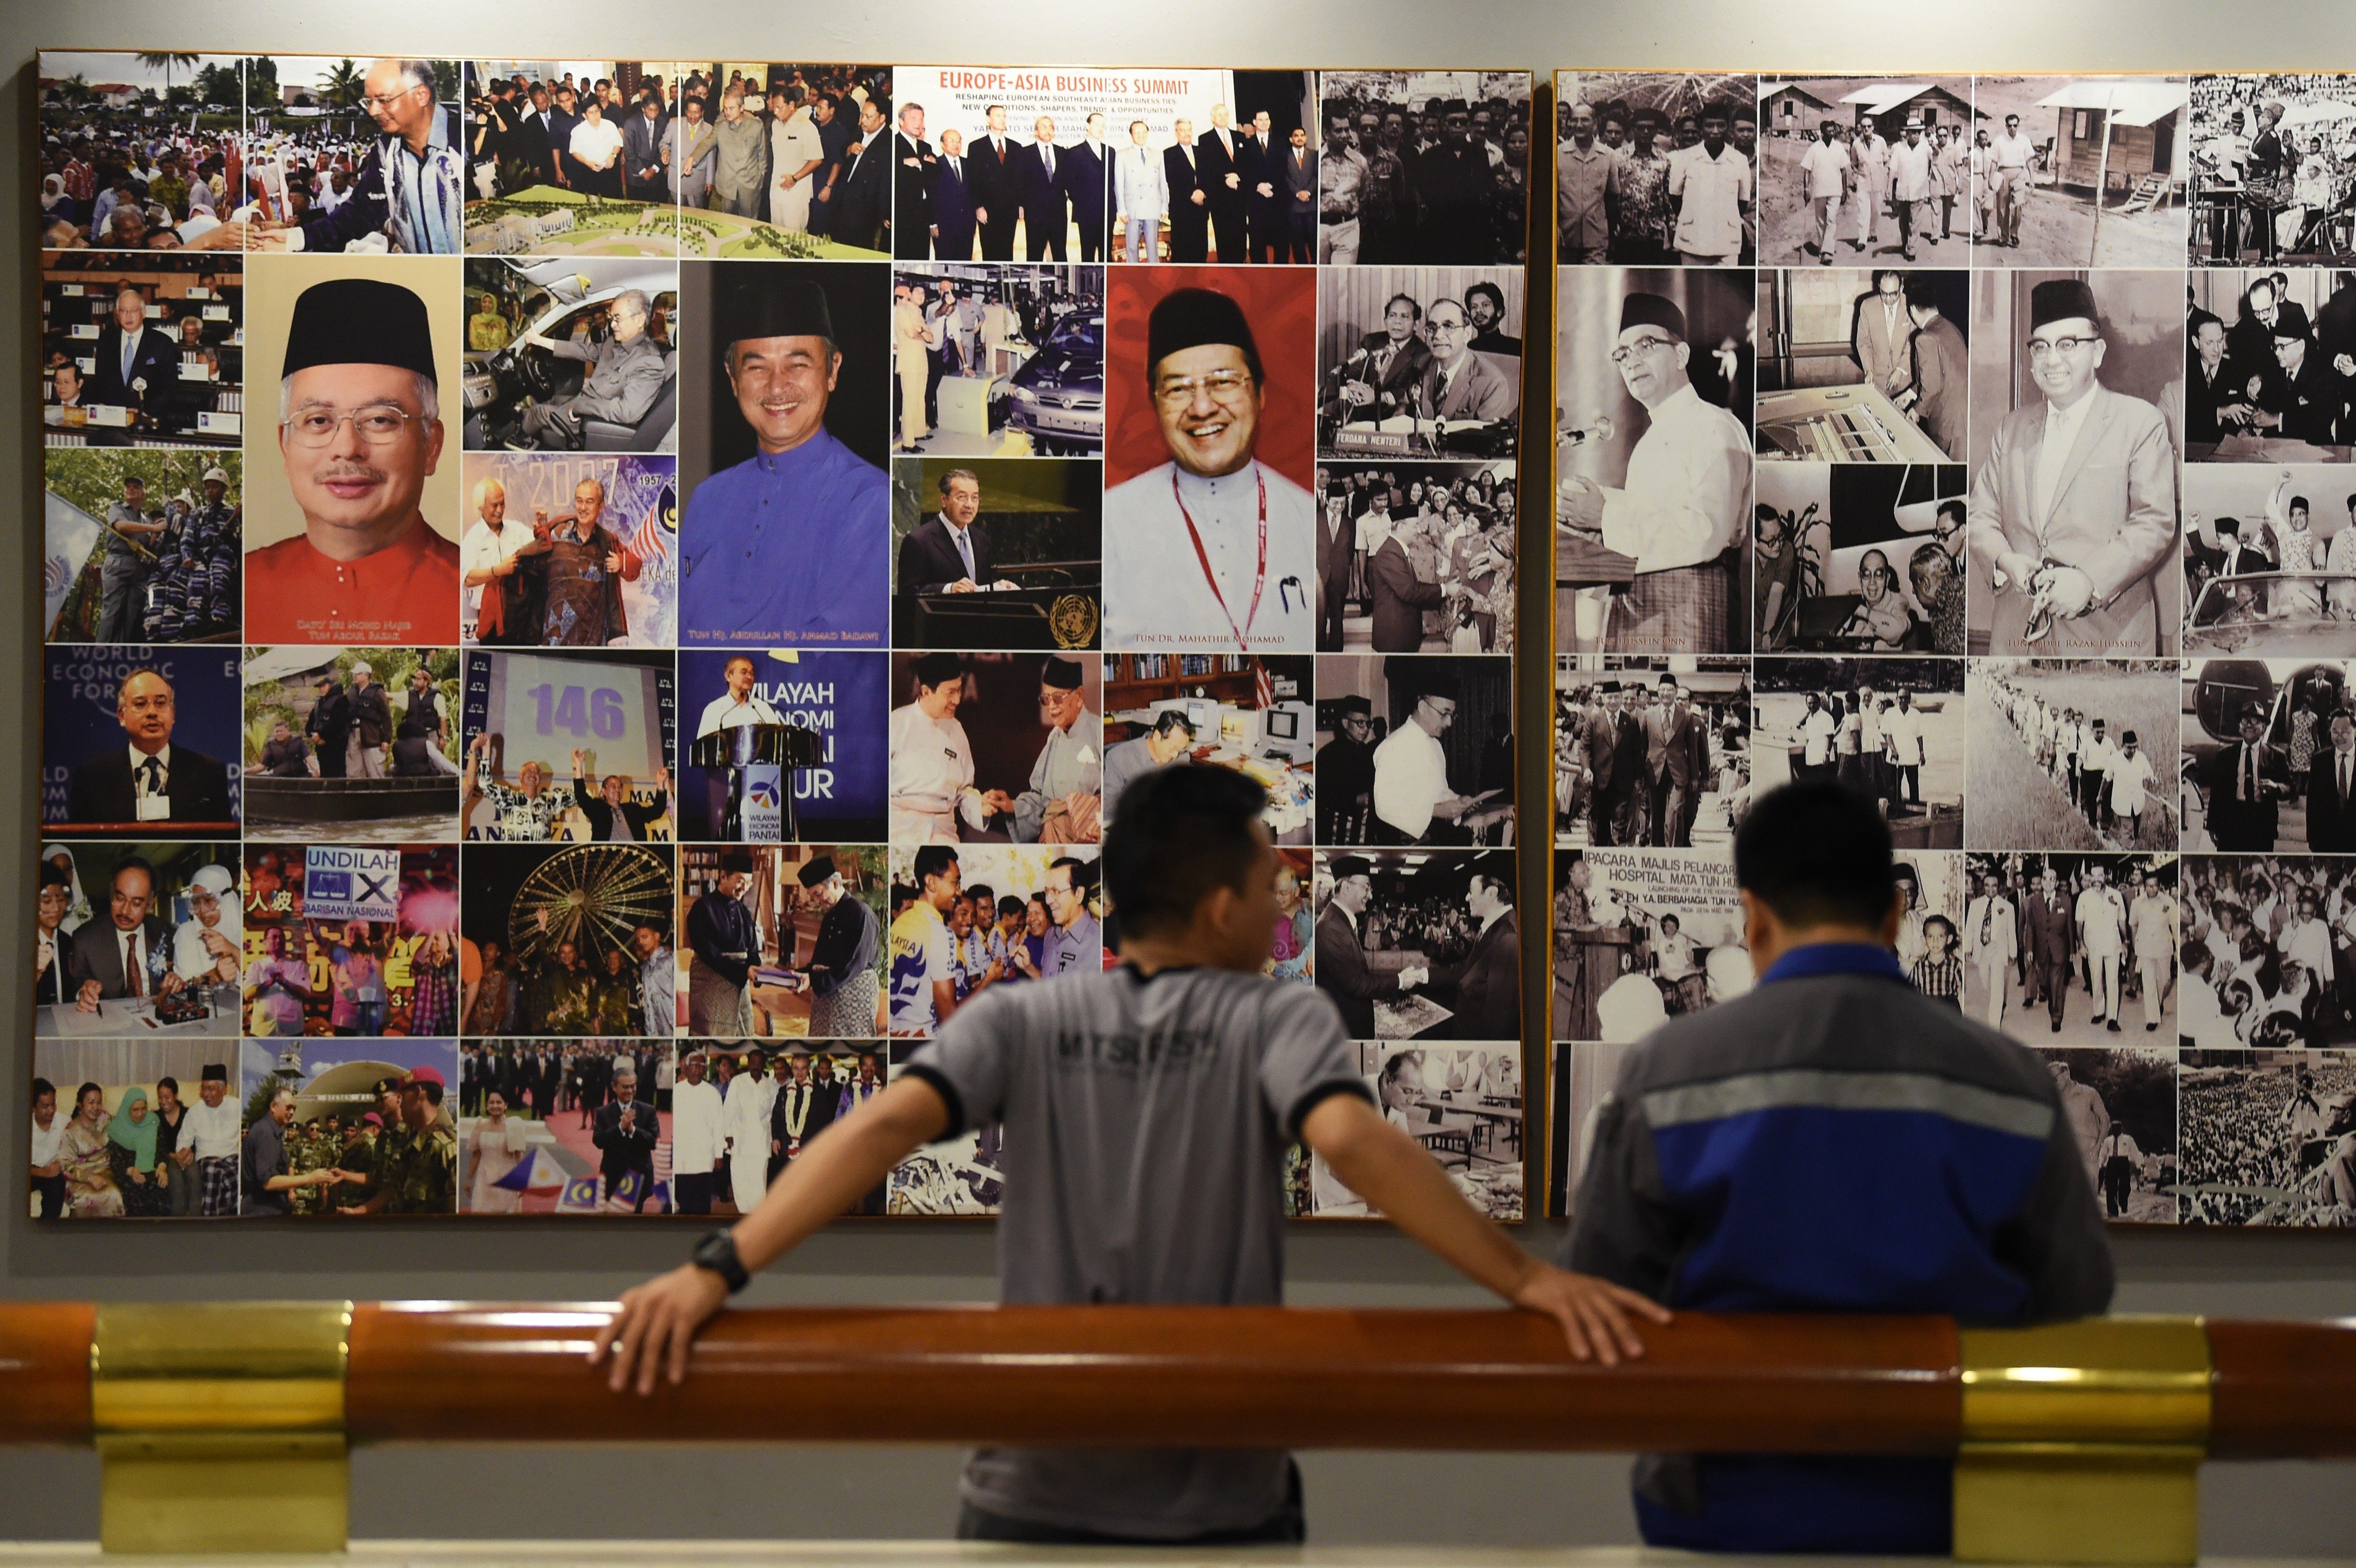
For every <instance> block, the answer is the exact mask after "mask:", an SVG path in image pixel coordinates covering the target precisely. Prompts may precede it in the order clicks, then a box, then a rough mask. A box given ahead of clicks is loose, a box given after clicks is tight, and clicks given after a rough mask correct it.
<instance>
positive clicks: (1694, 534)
mask: <svg viewBox="0 0 2356 1568" xmlns="http://www.w3.org/2000/svg"><path fill="white" fill-rule="evenodd" d="M1649 412H1650V414H1651V416H1652V417H1651V422H1650V424H1649V425H1648V426H1647V427H1646V429H1645V431H1644V434H1643V435H1642V436H1639V437H1638V438H1637V440H1636V445H1635V448H1634V450H1633V451H1632V452H1630V453H1628V475H1627V479H1626V481H1625V483H1623V484H1622V486H1621V487H1620V488H1618V489H1616V490H1614V489H1606V490H1605V491H1604V492H1603V543H1604V545H1605V546H1606V548H1608V549H1613V550H1616V551H1618V552H1619V553H1620V554H1622V555H1632V556H1634V557H1635V558H1636V570H1637V571H1640V572H1642V571H1667V570H1669V569H1670V568H1673V567H1679V566H1697V565H1699V564H1700V563H1701V562H1703V561H1706V560H1712V559H1714V558H1715V557H1716V556H1717V555H1718V553H1719V551H1720V550H1723V549H1726V547H1727V546H1728V545H1729V544H1731V543H1732V542H1733V540H1734V536H1735V533H1736V532H1737V530H1738V529H1739V528H1740V527H1741V524H1742V519H1743V517H1745V516H1746V515H1747V514H1748V512H1749V508H1750V506H1751V438H1750V437H1749V436H1748V435H1746V434H1744V433H1743V430H1742V424H1741V421H1739V420H1737V419H1736V418H1735V417H1734V416H1733V415H1732V414H1730V413H1728V412H1727V411H1725V410H1724V409H1721V408H1719V407H1718V406H1717V405H1716V404H1714V403H1706V402H1704V401H1702V400H1701V396H1700V394H1699V393H1697V392H1696V391H1695V390H1694V389H1693V387H1692V385H1691V384H1690V383H1688V384H1687V385H1686V386H1683V387H1680V388H1678V389H1676V391H1674V392H1672V393H1670V394H1669V395H1668V396H1667V397H1665V398H1664V399H1662V400H1661V401H1660V403H1659V405H1658V406H1657V407H1655V408H1654V409H1652V410H1650V411H1649Z"/></svg>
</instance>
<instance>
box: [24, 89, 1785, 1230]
mask: <svg viewBox="0 0 2356 1568" xmlns="http://www.w3.org/2000/svg"><path fill="white" fill-rule="evenodd" d="M1531 115H1532V80H1531V77H1530V76H1529V74H1528V73H1527V72H1525V71H1515V70H1507V69H1473V68H1467V69H1396V70H1349V71H1321V70H1315V69H1300V70H1247V69H1224V68H1222V69H1160V68H1152V69H1131V68H1124V67H1105V68H1065V69H991V68H986V67H975V66H967V65H958V66H924V65H900V64H892V63H882V62H876V63H825V62H809V61H799V62H797V61H778V60H735V59H663V60H605V59H376V58H357V57H355V58H344V57H340V56H325V55H320V56H277V57H274V58H273V57H241V56H230V55H220V56H215V55H204V54H199V55H169V54H166V55H157V54H134V53H129V52H119V53H116V52H65V53H60V52H50V53H45V54H43V55H42V57H41V59H40V65H39V83H38V143H39V144H38V148H37V152H38V155H39V159H40V165H41V167H40V173H41V176H42V177H41V191H40V196H39V208H38V210H37V213H35V214H33V215H32V217H33V219H34V222H35V226H36V228H37V231H38V233H39V235H40V245H41V255H40V259H39V275H38V288H39V294H40V318H39V319H40V335H39V342H38V351H39V361H40V376H41V383H42V384H41V388H40V397H39V399H38V407H39V410H40V418H41V420H42V436H43V463H44V490H45V494H44V502H45V512H44V522H43V526H44V531H45V548H44V551H43V556H44V574H43V585H42V586H43V592H44V604H43V608H42V616H43V620H42V627H43V644H44V645H43V648H42V650H41V657H42V672H41V679H42V687H41V703H40V709H39V712H40V717H39V720H38V725H39V736H38V741H37V744H38V746H39V754H40V758H41V764H40V781H41V784H40V823H39V832H40V835H41V837H40V851H39V860H38V866H37V872H38V881H39V886H38V891H37V932H36V940H35V946H36V981H37V1009H36V1016H35V1019H34V1020H33V1023H34V1029H33V1037H34V1038H33V1042H32V1049H31V1072H32V1074H33V1082H32V1085H31V1087H32V1091H33V1093H32V1101H31V1104H32V1118H31V1134H30V1136H31V1148H30V1164H31V1169H32V1172H33V1177H32V1190H31V1199H30V1201H31V1205H32V1211H33V1212H34V1213H35V1214H36V1215H37V1217H40V1218H44V1219H56V1220H59V1221H79V1220H91V1219H109V1218H118V1217H130V1218H155V1219H167V1218H168V1219H184V1220H187V1221H192V1222H193V1221H203V1220H211V1219H225V1218H230V1217H244V1218H252V1217H263V1216H284V1217H290V1218H310V1219H313V1220H314V1221H316V1222H317V1223H321V1224H327V1225H332V1224H336V1223H338V1222H342V1221H347V1220H360V1221H365V1220H366V1219H368V1218H369V1217H370V1216H377V1215H402V1216H413V1215H421V1214H439V1215H466V1216H476V1215H482V1216H491V1215H517V1214H560V1215H568V1216H614V1217H635V1216H646V1215H662V1214H691V1215H699V1216H702V1215H729V1214H734V1213H740V1212H744V1211H747V1210H749V1209H750V1207H751V1206H752V1205H753V1204H754V1203H755V1202H757V1201H758V1200H759V1199H760V1197H761V1195H762V1193H763V1191H764V1190H765V1189H766V1184H767V1183H768V1182H769V1181H772V1180H775V1179H777V1177H778V1176H779V1174H780V1173H781V1172H782V1171H783V1170H784V1169H785V1168H787V1166H788V1165H790V1164H791V1163H792V1162H793V1161H794V1160H795V1159H796V1158H798V1157H799V1156H800V1155H801V1153H802V1151H803V1150H804V1149H805V1148H807V1147H809V1143H810V1141H811V1140H812V1139H814V1138H816V1137H818V1136H820V1135H822V1134H823V1133H824V1132H825V1131H826V1129H827V1128H828V1127H829V1126H830V1125H832V1124H833V1123H834V1122H835V1121H837V1120H839V1119H841V1117H843V1116H845V1115H850V1114H851V1112H852V1111H854V1110H855V1109H856V1108H857V1107H858V1106H859V1105H860V1104H862V1103H863V1102H864V1101H865V1100H866V1099H868V1098H869V1097H871V1096H872V1095H873V1094H874V1093H877V1092H879V1090H880V1089H881V1088H882V1087H883V1085H884V1084H885V1083H889V1082H890V1080H891V1079H892V1077H893V1075H894V1073H895V1072H900V1071H902V1070H904V1069H905V1066H906V1065H907V1063H908V1061H910V1059H911V1058H912V1057H913V1056H914V1055H915V1054H916V1053H917V1052H918V1051H921V1050H923V1049H924V1047H925V1045H926V1041H927V1040H929V1039H930V1037H932V1035H933V1034H934V1033H935V1032H936V1030H937V1029H939V1028H940V1027H941V1026H942V1025H943V1024H944V1023H945V1022H946V1021H947V1020H948V1019H950V1018H952V1017H953V1016H954V1014H955V1012H956V1010H957V1009H958V1008H960V1007H962V1006H965V1005H967V1004H969V1002H970V1001H971V1000H972V999H973V998H974V997H977V996H978V995H979V994H980V993H981V992H983V991H985V990H987V989H990V988H991V987H1002V986H1028V985H1052V984H1055V983H1056V982H1057V979H1058V977H1059V976H1067V975H1071V974H1074V973H1086V972H1093V971H1097V970H1099V969H1101V968H1103V967H1104V966H1106V965H1109V964H1111V963H1113V962H1115V961H1116V959H1115V955H1114V952H1115V950H1114V944H1115V942H1117V933H1118V927H1119V911H1118V910H1117V909H1113V908H1110V907H1108V903H1107V901H1106V898H1105V895H1104V892H1103V890H1102V888H1101V885H1100V880H1099V878H1098V852H1099V847H1100V845H1101V843H1102V841H1103V837H1104V834H1105V831H1106V829H1107V827H1108V825H1110V824H1111V823H1112V822H1113V821H1114V819H1115V818H1116V817H1117V816H1118V814H1119V811H1120V809H1121V795H1122V792H1123V790H1124V789H1125V788H1126V786H1127V785H1129V784H1131V783H1133V782H1134V781H1135V780H1137V779H1138V778H1139V777H1140V776H1141V775H1142V774H1143V773H1146V772H1147V771H1149V770H1151V769H1154V768H1157V767H1162V766H1165V765H1169V764H1172V763H1176V762H1178V761H1180V760H1182V759H1184V758H1188V757H1192V758H1194V759H1197V760H1201V761H1205V762H1208V763H1215V764H1218V765H1222V766H1226V767H1230V768H1234V769H1237V770H1239V771H1241V772H1243V773H1247V774H1248V775H1250V776H1251V777H1252V778H1253V779H1255V780H1256V781H1258V783H1259V784H1262V785H1263V786H1264V787H1265V788H1266V790H1267V793H1268V801H1269V805H1268V808H1267V821H1268V825H1269V828H1270V830H1271V832H1272V833H1273V835H1274V837H1276V839H1277V842H1278V844H1279V846H1280V849H1281V854H1282V859H1283V862H1284V869H1283V870H1282V872H1281V873H1280V883H1279V889H1278V891H1279V901H1280V917H1279V921H1278V923H1277V928H1276V930H1275V932H1274V933H1273V936H1274V941H1273V948H1274V956H1273V958H1272V960H1271V963H1270V969H1271V972H1272V973H1273V974H1274V976H1276V977H1277V978H1279V979H1280V980H1282V981H1284V982H1287V983H1295V984H1301V985H1316V986H1322V987H1326V988H1327V989H1328V990H1329V992H1331V993H1332V995H1333V997H1334V998H1335V1000H1336V1001H1337V1003H1338V1004H1339V1005H1340V1007H1341V1008H1342V1010H1343V1012H1344V1017H1345V1018H1346V1019H1347V1020H1348V1025H1349V1028H1350V1030H1351V1032H1352V1035H1353V1037H1354V1038H1355V1040H1357V1041H1358V1042H1359V1050H1360V1052H1361V1058H1362V1061H1363V1065H1364V1070H1365V1075H1366V1080H1367V1083H1368V1084H1369V1086H1370V1088H1372V1089H1373V1090H1374V1091H1375V1092H1376V1094H1377V1095H1378V1096H1379V1097H1380V1098H1381V1100H1382V1103H1383V1104H1384V1105H1385V1107H1386V1109H1387V1111H1388V1112H1389V1113H1390V1114H1391V1115H1392V1116H1393V1117H1394V1119H1395V1120H1398V1122H1400V1123H1401V1124H1402V1125H1407V1126H1408V1127H1410V1128H1411V1129H1412V1130H1413V1132H1414V1133H1415V1136H1417V1138H1418V1140H1419V1142H1421V1143H1422V1144H1423V1145H1424V1146H1425V1147H1427V1148H1428V1149H1429V1150H1430V1153H1431V1154H1432V1157H1434V1158H1435V1159H1436V1160H1438V1161H1439V1162H1440V1163H1441V1164H1442V1165H1443V1166H1444V1167H1445V1168H1447V1169H1448V1170H1449V1171H1450V1173H1451V1176H1452V1177H1453V1178H1454V1179H1456V1181H1457V1182H1458V1183H1459V1185H1460V1186H1461V1187H1462V1189H1464V1190H1465V1191H1466V1192H1467V1194H1468V1195H1469V1196H1471V1197H1472V1199H1473V1200H1474V1201H1475V1202H1476V1203H1477V1204H1479V1206H1480V1207H1482V1208H1483V1211H1486V1212H1487V1213H1489V1214H1491V1215H1492V1216H1494V1217H1495V1218H1497V1219H1500V1220H1504V1221H1518V1220H1521V1219H1523V1218H1524V1217H1525V1215H1526V1201H1525V1194H1524V1170H1525V1168H1526V1165H1527V1164H1529V1163H1530V1162H1531V1161H1532V1159H1533V1158H1534V1157H1535V1154H1536V1149H1535V1147H1534V1144H1533V1141H1532V1140H1533V1136H1534V1134H1535V1133H1536V1132H1537V1131H1538V1130H1539V1129H1540V1128H1541V1127H1542V1118H1541V1117H1537V1116H1535V1115H1531V1113H1530V1112H1529V1110H1528V1105H1529V1101H1528V1099H1527V1086H1526V1084H1525V1083H1524V1082H1523V1079H1524V1061H1523V1047H1522V1043H1521V1041H1522V1035H1523V1019H1522V1016H1521V1003H1520V997H1521V980H1520V975H1521V963H1522V956H1521V953H1520V950H1519V947H1518V944H1517V938H1516V935H1515V931H1516V927H1515V922H1514V909H1515V905H1516V904H1517V903H1518V902H1519V901H1520V898H1519V890H1518V888H1517V886H1516V881H1517V879H1516V876H1515V847H1516V816H1515V788H1514V778H1515V665H1514V658H1515V651H1516V650H1515V627H1516V625H1517V624H1519V621H1520V615H1519V611H1518V602H1517V599H1516V592H1515V591H1516V583H1517V577H1516V572H1517V570H1518V563H1519V562H1520V561H1521V560H1522V554H1521V539H1520V533H1519V529H1518V526H1517V507H1516V500H1517V494H1516V492H1517V485H1518V484H1519V481H1520V477H1521V476H1520V474H1519V468H1518V464H1519V461H1520V454H1519V451H1518V447H1519V442H1520V432H1521V426H1522V416H1523V398H1524V395H1525V385H1526V378H1525V373H1524V368H1523V360H1524V351H1523V336H1524V320H1525V314H1526V304H1527V293H1526V291H1527V287H1528V279H1527V275H1526V261H1527V257H1526V249H1527V236H1528V234H1529V233H1530V232H1531V231H1532V228H1531V221H1530V219H1531V208H1530V206H1529V196H1530V175H1531V172H1532V164H1531V157H1532V154H1531V139H1532V133H1533V125H1532V120H1531ZM1528 385H1530V386H1531V387H1532V388H1534V389H1539V395H1542V381H1539V380H1535V379H1534V380H1531V381H1529V382H1528ZM257 397H258V398H259V399H260V400H261V401H260V402H259V403H258V404H254V403H250V402H249V398H257ZM1746 662H1747V661H1746ZM1002 1155H1003V1150H1002V1148H1001V1144H1000V1141H999V1136H998V1134H997V1132H996V1130H995V1129H994V1128H991V1129H984V1130H982V1131H980V1132H979V1133H975V1134H971V1135H969V1136H963V1137H961V1138H958V1139H956V1140H953V1141H951V1142H948V1143H945V1144H941V1145H937V1146H934V1147H927V1148H926V1149H923V1150H921V1151H919V1152H918V1153H917V1154H916V1155H914V1156H912V1157H910V1158H909V1159H908V1160H907V1161H905V1163H904V1164H903V1165H902V1166H900V1167H899V1168H897V1169H895V1170H894V1172H893V1174H892V1175H891V1177H890V1178H889V1179H888V1180H887V1181H886V1182H885V1183H884V1184H883V1186H882V1187H880V1188H878V1189H876V1190H875V1191H873V1192H872V1193H869V1194H867V1195H865V1196H864V1197H863V1198H862V1200H860V1201H859V1202H858V1203H857V1204H855V1205H853V1206H852V1210H851V1212H853V1213H854V1214H860V1215H870V1216H908V1215H987V1214H990V1213H991V1212H993V1211H995V1209H996V1208H997V1205H998V1202H999V1199H1000V1195H1001V1189H1002V1177H1001V1170H1002ZM1285 1198H1286V1203H1287V1208H1288V1211H1290V1212H1292V1213H1295V1214H1299V1215H1301V1216H1309V1217H1362V1218H1363V1217H1365V1216H1366V1214H1367V1210H1366V1206H1365V1203H1364V1202H1363V1201H1362V1200H1359V1199H1357V1198H1356V1197H1355V1195H1354V1194H1353V1193H1351V1192H1350V1191H1349V1190H1348V1189H1346V1188H1345V1187H1344V1186H1343V1185H1342V1184H1341V1183H1340V1182H1339V1181H1338V1180H1336V1179H1334V1178H1333V1175H1332V1173H1331V1172H1330V1171H1328V1170H1326V1169H1325V1168H1323V1166H1322V1165H1321V1164H1319V1163H1317V1162H1315V1161H1314V1160H1312V1158H1310V1157H1308V1156H1307V1155H1306V1154H1305V1153H1303V1154H1301V1155H1300V1156H1298V1157H1296V1158H1295V1159H1294V1160H1293V1161H1292V1162H1291V1165H1290V1168H1289V1170H1288V1172H1287V1175H1286V1179H1285Z"/></svg>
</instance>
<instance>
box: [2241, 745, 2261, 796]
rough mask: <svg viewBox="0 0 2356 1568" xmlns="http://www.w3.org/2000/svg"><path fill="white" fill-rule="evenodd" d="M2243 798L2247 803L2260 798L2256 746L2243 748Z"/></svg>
mask: <svg viewBox="0 0 2356 1568" xmlns="http://www.w3.org/2000/svg"><path fill="white" fill-rule="evenodd" d="M2242 798H2243V799H2244V800H2245V801H2248V800H2255V799H2257V798H2258V749H2257V748H2256V747H2255V746H2244V747H2243V748H2242Z"/></svg>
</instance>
